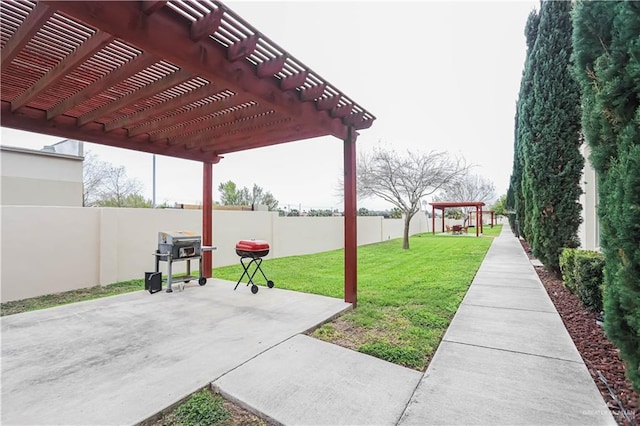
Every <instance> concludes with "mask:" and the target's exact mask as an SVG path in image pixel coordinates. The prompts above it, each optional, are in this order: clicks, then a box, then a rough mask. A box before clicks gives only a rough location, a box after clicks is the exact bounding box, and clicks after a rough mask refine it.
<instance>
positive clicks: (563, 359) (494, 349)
mask: <svg viewBox="0 0 640 426" xmlns="http://www.w3.org/2000/svg"><path fill="white" fill-rule="evenodd" d="M442 341H443V342H447V343H453V344H456V345H465V346H474V347H476V348H484V349H490V350H493V351H500V352H510V353H513V354H520V355H528V356H535V357H538V358H546V359H554V360H556V361H563V362H571V363H573V364H584V362H583V361H574V360H572V359H566V358H558V357H555V356H547V355H539V354H532V353H529V352H521V351H512V350H509V349H501V348H493V347H491V346H484V345H474V344H472V343H465V342H456V341H455V340H445V339H442Z"/></svg>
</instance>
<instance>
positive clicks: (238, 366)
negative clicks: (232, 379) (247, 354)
mask: <svg viewBox="0 0 640 426" xmlns="http://www.w3.org/2000/svg"><path fill="white" fill-rule="evenodd" d="M298 334H300V333H297V334H294V335H293V336H289V337H287V338H286V339H284V340H283V341H281V342H278V343H276V344H274V345H271V346H269V347H268V348H266V349H265V350H263V351H262V352H260V353H258V354H256V355H254V356H252V357H251V358H249V359H248V360H246V361H245V362H243V363H242V364H238V365H236V366H235V367H233V368H232V369H231V370H229V371H225V372H224V373H222V374H221V375H219V376H218V377H216V378H214V379H213V380H210V381H209V383H210V384H213V382H215V381H216V380H218V379H221V378H223V377H224V376H226V375H227V374H229V373H231V372H232V371H234V370H237V369H238V368H240V367H242V366H243V365H245V364H246V363H248V362H249V361H251V360H253V359H255V358H257V357H259V356H260V355H262V354H263V353H265V352H267V351H270V350H271V349H273V348H275V347H276V346H278V345H281V344H283V343H284V342H286V341H288V340H291V339H293V338H294V337H296V336H297V335H298Z"/></svg>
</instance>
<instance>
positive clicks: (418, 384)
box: [395, 345, 439, 426]
mask: <svg viewBox="0 0 640 426" xmlns="http://www.w3.org/2000/svg"><path fill="white" fill-rule="evenodd" d="M438 346H439V345H438ZM436 352H437V350H436ZM435 355H436V354H435V352H434V354H433V356H432V357H431V360H430V361H429V364H431V361H432V360H433V357H434V356H435ZM429 364H427V367H426V368H425V369H424V371H423V372H422V376H421V377H420V380H418V383H417V384H416V387H415V388H413V391H412V392H411V395H410V396H409V399H407V403H406V404H404V408H403V409H402V413H400V417H398V420H396V423H395V424H396V426H398V424H400V422H401V421H402V418H403V417H404V415H405V414H406V412H407V408H409V405H410V404H411V401H412V400H413V395H415V394H416V391H417V390H418V387H419V386H420V384H421V383H422V381H423V380H424V376H425V374H426V372H427V369H428V368H429Z"/></svg>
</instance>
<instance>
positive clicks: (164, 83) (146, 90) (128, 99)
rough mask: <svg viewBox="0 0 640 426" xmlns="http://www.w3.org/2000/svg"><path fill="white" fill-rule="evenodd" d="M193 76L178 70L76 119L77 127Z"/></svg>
mask: <svg viewBox="0 0 640 426" xmlns="http://www.w3.org/2000/svg"><path fill="white" fill-rule="evenodd" d="M193 76H194V75H193V74H192V73H191V72H189V71H185V70H180V71H177V72H175V73H173V74H170V75H168V76H166V77H164V78H162V79H160V80H158V81H156V82H155V83H152V84H149V85H147V86H145V87H143V88H142V89H140V90H137V91H135V92H133V93H131V94H129V95H127V96H123V97H121V98H120V99H118V100H116V101H113V102H111V103H109V104H107V105H104V106H102V107H100V108H98V109H95V110H93V111H91V112H89V113H87V114H84V115H82V116H81V117H78V126H84V125H85V124H87V123H89V122H91V121H95V120H97V119H98V118H101V117H105V116H107V115H109V114H111V113H113V112H115V111H118V110H119V109H121V108H123V107H124V106H125V105H129V104H133V103H136V102H138V101H139V100H141V99H145V98H148V97H150V96H153V95H154V94H155V93H158V92H162V91H163V90H166V89H168V88H170V87H173V86H176V85H178V84H180V83H183V82H185V81H187V80H189V79H190V78H193Z"/></svg>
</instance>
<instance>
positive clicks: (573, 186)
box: [523, 1, 584, 272]
mask: <svg viewBox="0 0 640 426" xmlns="http://www.w3.org/2000/svg"><path fill="white" fill-rule="evenodd" d="M570 12H571V2H568V1H544V2H543V3H542V6H541V10H540V24H539V26H538V34H537V37H536V43H535V46H534V48H533V58H532V61H533V67H534V69H533V86H532V89H533V115H532V116H531V141H530V143H529V144H527V151H526V157H525V163H526V173H525V177H526V179H525V183H526V184H527V187H526V188H525V191H526V190H528V191H530V192H531V194H530V197H531V203H530V204H529V203H527V204H526V208H527V213H526V215H527V218H528V219H527V221H528V226H529V227H530V231H528V232H529V233H528V234H527V235H526V236H527V238H528V241H529V243H530V244H531V247H532V249H533V253H534V255H535V256H536V257H538V258H539V259H540V260H541V261H542V263H543V264H544V265H545V266H546V267H547V269H549V270H552V271H555V272H559V271H560V266H559V256H560V252H561V251H562V249H563V247H577V246H578V244H579V240H578V236H577V234H578V227H579V226H580V222H581V217H580V213H581V206H580V203H579V202H578V200H579V197H580V194H581V193H582V189H581V187H580V178H581V176H582V168H583V166H584V158H583V157H582V154H581V153H580V145H581V143H582V141H581V138H580V92H579V87H578V83H577V82H576V80H575V78H574V76H573V74H572V72H571V71H572V70H571V66H570V60H571V52H572V38H571V37H572V24H571V16H570ZM524 186H525V185H523V187H524ZM526 196H527V193H526V192H525V201H527V198H526Z"/></svg>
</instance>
